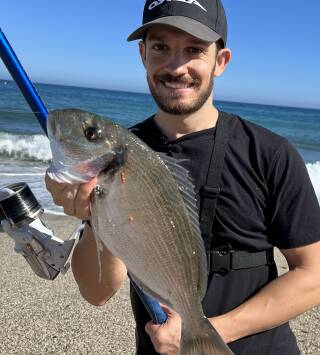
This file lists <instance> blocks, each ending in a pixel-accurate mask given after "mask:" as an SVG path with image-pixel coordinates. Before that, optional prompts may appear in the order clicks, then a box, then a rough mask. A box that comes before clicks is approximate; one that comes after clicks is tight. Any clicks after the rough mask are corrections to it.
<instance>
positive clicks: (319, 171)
mask: <svg viewBox="0 0 320 355" xmlns="http://www.w3.org/2000/svg"><path fill="white" fill-rule="evenodd" d="M307 169H308V172H309V176H310V179H311V181H312V184H313V187H314V190H315V192H316V195H317V198H318V201H319V204H320V161H317V162H315V163H313V164H311V163H310V164H307Z"/></svg>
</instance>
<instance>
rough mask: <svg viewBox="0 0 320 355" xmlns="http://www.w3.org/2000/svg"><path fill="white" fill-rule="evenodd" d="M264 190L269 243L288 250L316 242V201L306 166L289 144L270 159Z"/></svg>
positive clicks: (319, 229) (319, 228) (319, 219)
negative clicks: (265, 188)
mask: <svg viewBox="0 0 320 355" xmlns="http://www.w3.org/2000/svg"><path fill="white" fill-rule="evenodd" d="M268 188H269V203H268V210H269V213H268V217H269V218H268V223H269V238H270V241H271V243H272V244H273V245H275V246H277V247H278V248H282V249H289V248H296V247H300V246H304V245H308V244H311V243H314V242H317V241H319V240H320V206H319V202H318V200H317V197H316V194H315V191H314V188H313V186H312V183H311V180H310V177H309V174H308V171H307V168H306V165H305V163H304V161H303V160H302V158H301V157H300V155H299V153H298V152H297V151H296V149H295V148H294V147H293V146H292V145H291V144H290V143H289V142H284V143H283V144H282V145H281V147H280V148H279V149H278V151H277V152H276V154H275V156H274V158H273V163H272V168H271V171H270V176H269V177H268Z"/></svg>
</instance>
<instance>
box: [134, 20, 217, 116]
mask: <svg viewBox="0 0 320 355" xmlns="http://www.w3.org/2000/svg"><path fill="white" fill-rule="evenodd" d="M140 52H141V56H142V59H143V62H144V65H145V68H146V70H147V80H148V84H149V88H150V91H151V94H152V96H153V98H154V99H155V101H156V103H157V104H158V106H159V108H160V109H161V110H162V111H164V112H167V113H170V114H175V115H182V114H190V113H193V112H196V111H198V110H199V109H200V108H201V107H202V106H203V105H204V104H205V103H207V102H208V100H211V99H212V98H211V93H212V88H213V72H214V68H215V59H216V45H215V44H214V43H208V42H203V41H201V40H199V39H197V38H195V37H193V36H191V35H189V34H187V33H185V32H182V31H179V30H177V29H174V28H172V27H168V26H163V25H157V26H152V27H151V28H150V29H149V30H148V33H147V38H146V41H145V43H141V44H140Z"/></svg>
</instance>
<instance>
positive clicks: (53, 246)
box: [0, 182, 83, 280]
mask: <svg viewBox="0 0 320 355" xmlns="http://www.w3.org/2000/svg"><path fill="white" fill-rule="evenodd" d="M43 212H44V210H43V208H42V206H41V205H40V204H39V202H38V201H37V199H36V198H35V196H34V195H33V193H32V191H31V189H30V188H29V186H28V185H27V184H26V183H24V182H21V183H16V184H12V185H9V186H7V187H4V188H1V189H0V223H1V226H2V228H3V230H4V231H5V232H6V233H7V234H8V235H9V236H10V237H11V238H13V239H14V241H15V247H14V250H15V251H16V252H17V253H18V254H21V255H22V256H23V257H24V258H25V259H26V261H27V262H28V264H29V265H30V267H31V269H32V270H33V271H34V273H35V274H36V275H38V276H39V277H41V278H43V279H46V280H54V279H55V278H56V277H57V276H58V274H59V273H60V272H61V273H62V274H65V273H66V272H67V271H68V269H69V267H70V261H71V257H72V253H73V250H74V248H75V246H76V245H77V243H78V241H79V236H80V234H81V231H82V230H83V224H81V225H80V226H79V227H77V228H76V229H75V230H74V232H73V233H72V234H71V235H70V237H69V238H68V239H67V240H65V241H63V240H61V239H59V238H57V237H55V236H54V233H53V231H52V230H51V229H50V228H49V227H48V226H46V224H45V223H44V222H43V221H42V220H41V215H42V214H43Z"/></svg>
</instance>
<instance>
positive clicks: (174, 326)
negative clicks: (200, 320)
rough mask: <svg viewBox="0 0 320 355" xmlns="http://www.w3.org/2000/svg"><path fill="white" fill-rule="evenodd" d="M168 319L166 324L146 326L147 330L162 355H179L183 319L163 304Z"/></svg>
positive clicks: (148, 324)
mask: <svg viewBox="0 0 320 355" xmlns="http://www.w3.org/2000/svg"><path fill="white" fill-rule="evenodd" d="M161 307H162V309H163V310H164V311H165V312H166V314H167V316H168V319H167V321H166V322H165V323H164V324H160V325H159V324H154V323H153V322H152V321H150V322H148V323H147V324H146V327H145V330H146V332H147V334H148V335H149V336H150V338H151V341H152V344H153V346H154V348H155V350H156V351H157V352H158V353H160V354H162V355H177V354H178V353H179V347H180V340H181V317H180V316H179V314H178V313H176V312H174V311H173V310H172V309H171V308H169V307H167V306H165V305H163V304H161Z"/></svg>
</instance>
